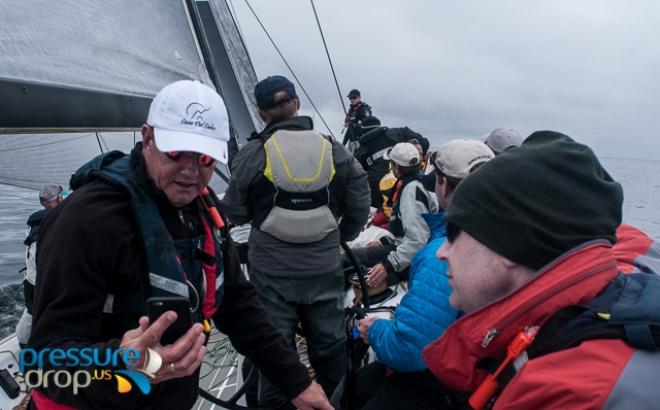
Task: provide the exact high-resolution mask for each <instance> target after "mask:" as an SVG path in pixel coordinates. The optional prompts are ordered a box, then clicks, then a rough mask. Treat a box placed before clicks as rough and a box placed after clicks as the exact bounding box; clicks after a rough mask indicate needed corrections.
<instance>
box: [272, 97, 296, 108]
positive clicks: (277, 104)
mask: <svg viewBox="0 0 660 410" xmlns="http://www.w3.org/2000/svg"><path fill="white" fill-rule="evenodd" d="M296 98H298V96H296V95H286V96H285V97H282V98H280V99H279V100H277V101H271V102H270V104H268V106H267V107H266V108H267V109H270V108H275V107H280V106H282V105H287V104H288V103H290V102H291V101H293V100H295V99H296Z"/></svg>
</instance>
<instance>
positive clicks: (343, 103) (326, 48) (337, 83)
mask: <svg viewBox="0 0 660 410" xmlns="http://www.w3.org/2000/svg"><path fill="white" fill-rule="evenodd" d="M309 2H310V3H311V5H312V10H314V18H316V25H317V26H319V33H321V40H323V47H324V48H325V55H326V56H328V63H330V70H332V78H334V79H335V85H336V86H337V94H339V102H340V103H341V108H343V110H344V115H346V114H348V111H346V103H345V102H344V99H343V98H342V97H341V90H340V89H339V81H337V74H336V73H335V67H334V66H333V65H332V59H331V58H330V52H329V51H328V45H327V44H326V42H325V36H324V35H323V29H321V22H320V21H319V15H318V14H317V13H316V7H315V6H314V0H309Z"/></svg>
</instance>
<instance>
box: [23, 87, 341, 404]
mask: <svg viewBox="0 0 660 410" xmlns="http://www.w3.org/2000/svg"><path fill="white" fill-rule="evenodd" d="M142 137H143V140H142V142H140V143H139V144H137V145H136V147H135V148H134V149H133V151H132V152H131V154H130V155H126V154H123V153H121V152H119V151H113V152H110V153H107V154H105V155H103V156H101V157H97V158H95V159H94V160H92V161H90V162H89V163H88V164H85V165H83V166H82V167H81V168H80V169H79V170H78V171H77V172H76V173H75V174H74V176H73V177H72V179H71V183H70V184H71V188H73V189H74V190H75V191H74V192H73V194H71V195H70V197H69V198H68V199H67V201H64V202H63V203H62V204H61V205H60V206H59V207H58V208H57V209H56V210H55V211H54V212H53V213H52V214H51V216H50V217H49V218H48V219H47V220H46V221H45V222H44V224H43V226H42V228H41V234H40V238H39V241H40V242H39V249H40V250H39V259H38V261H37V271H38V272H39V275H40V279H39V281H38V282H37V286H36V290H35V306H34V308H33V315H34V321H33V330H32V334H31V336H30V340H29V342H28V347H29V348H32V349H35V350H37V351H38V350H41V349H46V348H63V349H76V351H81V350H82V349H92V350H94V349H99V350H100V351H102V352H103V353H102V354H108V355H109V354H110V353H109V352H108V350H110V351H111V352H112V353H113V355H114V357H117V354H116V353H117V352H116V350H117V349H120V348H121V349H133V350H135V351H137V352H138V354H139V356H138V358H137V359H136V360H133V361H131V362H130V363H129V362H125V361H124V362H122V363H119V364H118V366H119V367H127V368H129V369H134V368H135V369H138V370H141V371H143V372H144V373H147V374H149V375H150V376H151V378H150V379H149V382H150V385H152V386H153V387H152V388H150V389H146V391H144V390H143V391H142V392H134V394H133V393H131V394H125V395H119V394H117V392H116V390H113V389H116V388H115V387H114V385H113V384H112V383H93V384H91V385H90V386H88V387H87V388H85V389H82V390H81V391H78V392H77V393H76V392H74V391H72V390H71V389H70V388H65V387H58V386H55V385H52V384H51V385H50V386H49V387H47V388H40V389H35V390H34V391H35V393H34V395H33V396H32V397H33V400H34V401H35V404H36V406H37V407H38V408H50V407H51V406H53V405H54V404H53V403H57V404H60V405H65V407H64V408H118V407H130V408H142V409H164V408H176V409H186V408H191V407H192V406H193V405H194V403H195V401H196V400H197V391H198V387H197V386H198V383H199V366H200V364H201V362H202V360H203V358H204V351H205V343H206V340H207V337H206V336H205V335H204V334H203V332H206V333H207V334H208V332H210V330H211V323H212V322H213V323H214V324H215V325H216V326H217V327H218V329H219V331H220V332H222V333H223V334H226V335H229V337H230V338H231V340H232V343H233V344H234V346H235V347H236V349H237V350H238V351H239V352H240V353H241V354H243V355H245V356H247V357H248V358H250V360H251V361H252V363H254V364H255V366H256V367H257V368H259V370H260V371H261V372H262V373H263V374H264V375H265V376H266V377H267V378H268V379H269V380H270V381H271V383H272V384H274V385H275V386H276V387H277V388H279V389H280V391H281V392H282V394H283V395H284V396H285V397H286V398H287V399H288V400H291V401H292V402H293V404H294V405H295V406H296V407H297V408H301V409H331V408H332V407H331V406H330V404H329V402H328V401H327V398H326V396H325V394H324V393H323V390H322V389H321V387H320V386H319V385H318V384H316V383H314V382H313V381H312V380H311V379H310V377H309V373H308V372H307V369H306V367H305V366H304V365H303V364H301V363H300V361H299V359H298V355H297V352H296V351H295V350H294V349H293V347H292V346H291V344H290V343H289V342H288V341H287V340H286V339H284V337H283V336H282V335H281V334H280V333H279V332H278V331H277V329H276V328H275V327H274V326H273V324H272V323H271V321H270V319H269V318H268V314H267V313H266V311H265V310H264V309H263V307H262V305H261V304H260V303H259V300H258V296H257V293H256V291H255V289H254V287H253V286H252V285H251V284H250V283H249V282H247V281H246V279H245V277H244V275H243V273H242V271H241V268H240V262H239V260H238V257H237V253H236V250H235V248H234V244H233V242H232V241H231V237H230V236H229V235H228V233H227V230H226V228H225V227H224V222H223V220H222V217H221V216H219V213H218V212H216V211H217V209H215V203H217V201H218V199H217V198H215V195H214V193H213V192H212V191H211V190H209V189H208V187H207V185H208V183H209V181H210V179H211V176H212V174H213V168H214V166H215V164H216V161H221V162H226V161H227V159H228V158H227V141H228V140H229V127H228V121H227V111H226V109H225V105H224V102H223V101H222V98H221V97H220V96H219V95H218V94H217V93H216V92H215V91H214V90H213V89H211V88H210V87H208V86H206V85H203V84H201V83H199V82H195V81H188V80H184V81H177V82H175V83H172V84H170V85H168V86H166V87H165V88H163V89H162V90H161V91H160V92H159V93H158V95H156V97H155V98H154V100H153V102H152V104H151V107H150V110H149V116H148V119H147V123H145V124H144V125H143V126H142ZM148 297H160V298H170V299H171V298H172V297H178V298H180V299H183V301H184V302H185V303H187V304H189V305H190V312H191V317H190V318H189V320H190V321H192V323H193V324H192V325H188V324H184V323H179V325H183V326H184V329H185V327H188V326H189V327H188V329H187V331H185V333H183V334H176V335H172V338H171V341H167V342H165V341H163V342H161V337H162V336H163V334H164V332H165V331H166V330H167V329H168V328H169V327H170V326H171V325H172V324H173V323H175V321H177V320H179V319H184V318H183V317H178V315H183V314H186V313H187V312H185V311H184V312H181V311H180V312H178V313H177V314H175V312H172V311H168V312H165V313H164V314H162V315H161V316H159V317H158V318H157V319H155V320H153V322H150V321H149V319H148V318H147V317H146V316H144V314H145V313H146V312H147V305H148V304H147V298H148ZM161 302H162V299H161ZM162 303H165V302H162ZM81 318H84V320H81ZM190 321H189V322H188V323H190ZM179 327H180V326H179ZM173 328H176V327H173ZM163 340H164V339H163ZM94 354H96V353H94ZM99 354H101V353H99ZM125 356H126V355H124V357H125ZM133 356H134V355H133ZM119 357H121V355H119ZM44 365H45V366H51V363H45V364H44ZM112 370H114V369H112ZM164 382H165V383H164Z"/></svg>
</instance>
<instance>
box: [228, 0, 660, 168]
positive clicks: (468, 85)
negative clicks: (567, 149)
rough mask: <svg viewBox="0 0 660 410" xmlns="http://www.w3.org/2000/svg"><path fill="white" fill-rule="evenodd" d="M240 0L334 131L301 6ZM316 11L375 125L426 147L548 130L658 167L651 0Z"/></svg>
mask: <svg viewBox="0 0 660 410" xmlns="http://www.w3.org/2000/svg"><path fill="white" fill-rule="evenodd" d="M249 1H250V4H251V5H252V6H253V8H254V9H255V11H256V12H257V14H258V15H259V17H260V18H261V19H262V21H263V23H264V25H265V26H266V28H267V29H268V30H269V32H270V34H271V35H272V36H273V38H274V39H275V41H276V43H277V44H278V46H279V47H280V48H281V50H282V52H283V53H284V55H285V57H286V58H287V59H288V60H289V62H290V64H291V65H292V66H293V69H294V70H295V71H296V74H297V75H298V77H299V78H300V80H301V82H302V84H303V86H304V87H305V88H306V89H307V90H308V92H309V93H310V94H311V95H312V98H313V99H314V101H315V103H316V104H317V106H319V108H320V110H321V112H322V114H323V116H324V117H325V118H326V121H328V123H329V124H330V126H331V129H332V131H333V132H334V133H335V135H339V132H340V130H341V128H342V124H343V113H342V108H341V105H340V102H339V96H338V94H337V91H336V89H335V86H334V83H333V80H332V76H331V72H330V68H329V65H328V62H327V59H326V57H325V54H324V51H323V45H322V42H321V38H320V35H319V32H318V28H317V26H316V22H315V20H314V15H313V12H312V8H311V5H310V2H309V1H308V0H277V1H272V0H249ZM314 4H315V5H316V8H317V11H318V13H319V17H320V19H321V25H322V27H323V30H324V34H325V38H326V41H327V42H328V47H329V49H330V53H331V56H332V58H333V63H334V65H335V70H336V72H337V75H338V78H339V82H340V86H341V90H342V96H343V98H344V100H345V101H346V103H348V101H347V100H346V98H345V96H346V94H348V91H349V90H350V89H351V88H358V89H360V91H361V92H362V96H363V100H364V101H366V102H368V103H369V104H370V105H371V106H372V107H373V108H374V114H375V115H376V116H378V117H379V118H380V119H381V121H382V123H383V124H384V125H388V126H403V125H407V126H409V127H411V128H412V129H414V130H416V131H418V132H421V133H422V134H424V135H425V136H427V137H429V138H431V140H432V143H433V145H434V146H439V145H441V144H442V143H443V142H445V141H447V140H449V139H452V138H458V137H479V136H482V135H483V134H486V133H487V132H489V131H490V130H492V129H493V128H498V127H512V128H515V129H517V130H519V131H520V132H521V133H522V134H523V135H528V134H529V133H531V132H532V131H535V130H541V129H552V130H557V131H561V132H564V133H566V134H568V135H570V136H572V137H574V138H575V139H577V140H579V141H581V142H584V143H586V144H588V145H590V146H591V147H592V148H594V150H595V151H596V153H597V154H598V155H600V156H604V157H626V158H650V159H660V140H659V138H658V136H659V134H660V80H659V77H660V2H658V1H652V0H649V1H623V0H620V1H609V0H607V1H605V0H592V1H586V0H562V1H529V0H527V1H505V0H498V1H485V0H484V1H431V0H428V1H394V0H368V1H366V0H353V1H349V0H316V1H315V3H314ZM230 5H232V6H233V8H234V10H235V13H236V16H237V19H238V23H239V26H240V29H241V31H242V33H243V36H244V39H245V41H246V44H247V47H248V50H249V52H250V55H251V57H252V60H253V63H254V66H255V69H256V71H257V76H258V77H259V78H262V77H264V76H267V75H271V74H284V75H287V76H289V73H288V71H287V69H286V67H285V66H284V64H283V63H282V62H281V60H280V59H279V57H278V56H277V54H276V52H275V50H274V49H273V47H272V46H271V45H270V43H269V42H268V40H267V38H266V36H265V34H264V33H263V31H262V30H261V29H260V28H259V26H258V25H257V23H256V21H255V19H254V17H253V16H252V14H251V13H250V11H249V9H248V8H247V6H246V5H245V2H244V0H230ZM289 77H290V76H289ZM299 94H302V93H300V91H299ZM303 106H304V107H305V108H307V109H309V108H310V105H309V103H308V102H307V101H304V100H303ZM306 111H307V112H305V113H309V111H308V110H306ZM315 120H316V121H315V122H316V128H317V129H319V130H323V126H322V123H321V122H320V120H319V119H318V118H316V119H315Z"/></svg>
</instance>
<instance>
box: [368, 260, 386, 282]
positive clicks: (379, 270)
mask: <svg viewBox="0 0 660 410" xmlns="http://www.w3.org/2000/svg"><path fill="white" fill-rule="evenodd" d="M368 273H369V278H368V279H367V285H369V286H371V287H374V286H378V285H379V284H380V283H381V282H382V281H383V279H385V276H386V275H387V271H386V270H385V268H384V267H382V265H381V264H378V265H376V266H374V267H373V268H371V269H370V270H369V272H368Z"/></svg>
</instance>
